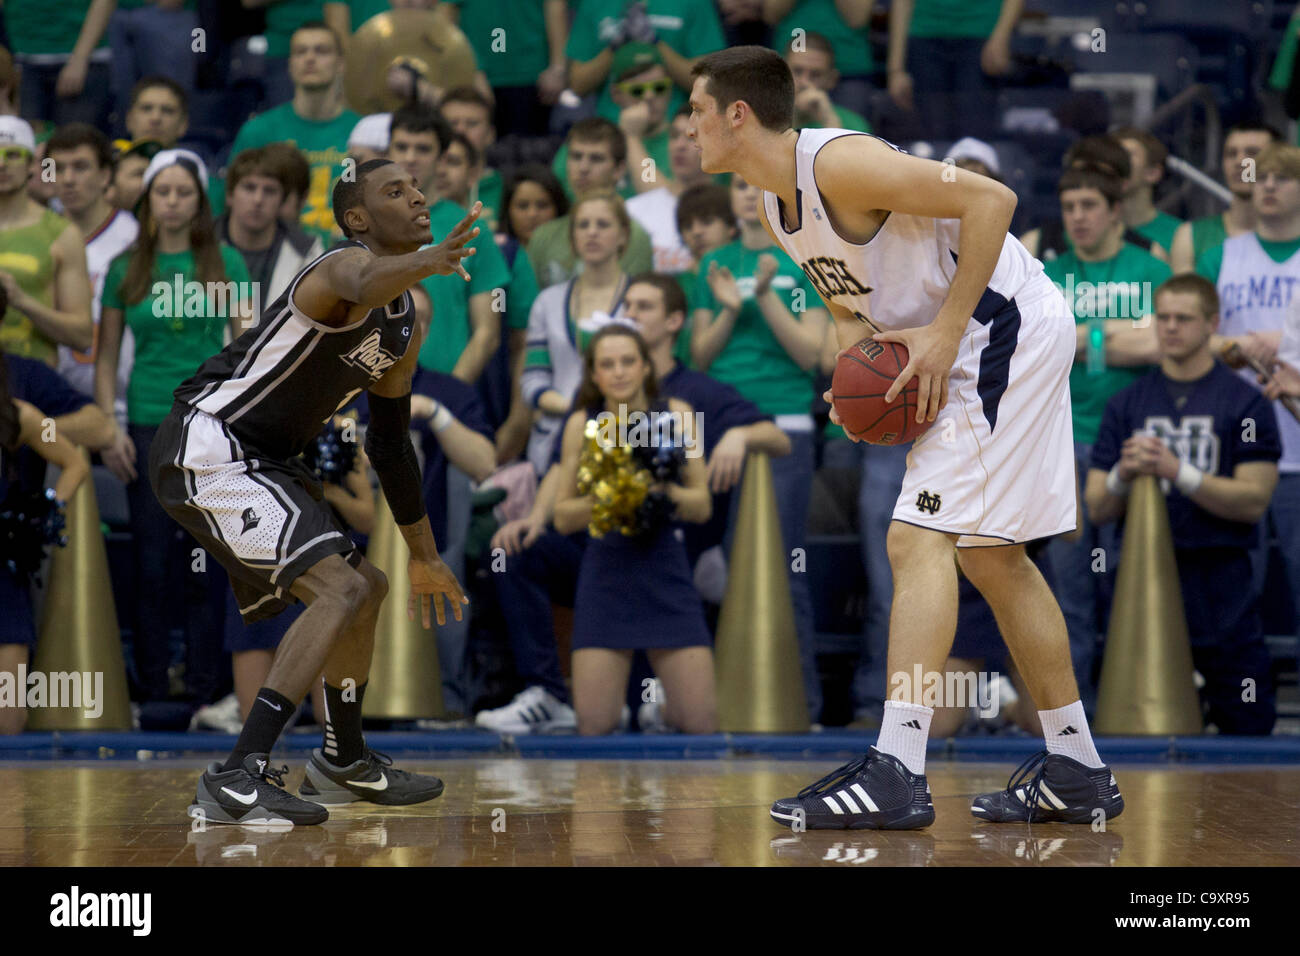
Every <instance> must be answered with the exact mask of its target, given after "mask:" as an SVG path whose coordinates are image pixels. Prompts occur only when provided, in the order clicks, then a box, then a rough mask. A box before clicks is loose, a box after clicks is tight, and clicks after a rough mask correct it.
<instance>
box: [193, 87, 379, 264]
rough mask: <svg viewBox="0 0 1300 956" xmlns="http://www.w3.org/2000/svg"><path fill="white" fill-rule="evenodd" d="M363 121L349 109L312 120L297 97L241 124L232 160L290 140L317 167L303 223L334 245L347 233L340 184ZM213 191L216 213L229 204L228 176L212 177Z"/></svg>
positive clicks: (211, 191) (303, 212) (312, 173)
mask: <svg viewBox="0 0 1300 956" xmlns="http://www.w3.org/2000/svg"><path fill="white" fill-rule="evenodd" d="M360 120H361V117H360V116H358V115H357V114H356V113H354V112H352V111H351V110H349V109H345V110H344V111H343V112H342V113H340V114H339V115H338V116H336V117H334V119H331V120H307V119H303V118H302V117H301V116H299V115H298V114H297V113H295V112H294V111H293V103H292V102H289V103H285V104H283V105H281V106H277V107H275V108H274V109H270V110H267V111H266V112H265V113H259V114H258V115H257V116H254V117H253V118H252V119H250V120H249V121H248V122H247V123H245V124H244V125H243V126H241V127H240V128H239V132H238V133H237V134H236V135H235V142H234V144H233V145H232V146H231V147H230V159H231V160H232V161H233V160H234V158H235V157H236V156H238V155H239V154H240V153H241V152H243V151H244V150H246V149H253V148H254V147H257V146H265V145H267V144H268V143H288V144H289V145H290V146H297V147H298V148H299V149H300V150H302V152H303V154H304V155H305V156H306V157H307V164H308V166H310V167H311V179H310V180H309V181H308V187H307V195H306V197H305V198H304V200H303V204H302V213H301V214H300V215H299V217H298V224H299V225H300V226H302V228H304V229H306V230H307V231H308V232H309V233H311V234H312V235H314V236H317V237H319V238H320V240H321V242H322V243H324V245H325V246H326V247H327V248H328V247H329V246H330V245H332V244H333V243H334V242H335V240H337V239H339V238H340V236H341V234H340V233H339V231H338V226H337V225H336V224H335V222H334V195H333V190H334V183H335V182H337V181H338V178H339V177H340V176H342V175H343V160H344V158H345V157H346V156H347V154H348V136H349V135H350V134H351V133H352V128H353V127H354V126H356V125H357V123H358V122H359V121H360ZM208 192H209V198H210V199H211V200H212V210H213V214H214V215H216V216H220V215H221V214H222V213H223V212H225V207H226V191H225V183H224V181H222V180H221V179H219V178H217V177H215V176H214V177H212V179H211V181H210V188H209V190H208Z"/></svg>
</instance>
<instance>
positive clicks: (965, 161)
mask: <svg viewBox="0 0 1300 956" xmlns="http://www.w3.org/2000/svg"><path fill="white" fill-rule="evenodd" d="M945 159H951V160H952V162H953V165H955V166H957V167H959V168H960V169H965V170H969V171H970V172H972V173H979V174H980V175H981V176H987V177H988V178H989V179H996V180H997V181H998V182H1002V164H1001V163H999V162H998V154H997V151H996V150H995V149H994V148H993V147H992V146H990V145H989V144H988V143H986V142H984V140H982V139H976V138H975V137H974V136H965V137H963V138H961V139H959V140H957V142H955V143H953V144H952V148H951V149H949V150H948V155H947V156H946V157H945Z"/></svg>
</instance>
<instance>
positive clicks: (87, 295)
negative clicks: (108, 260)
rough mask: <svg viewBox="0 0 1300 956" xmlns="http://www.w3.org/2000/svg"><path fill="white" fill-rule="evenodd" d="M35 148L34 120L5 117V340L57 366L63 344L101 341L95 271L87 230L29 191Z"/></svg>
mask: <svg viewBox="0 0 1300 956" xmlns="http://www.w3.org/2000/svg"><path fill="white" fill-rule="evenodd" d="M35 152H36V138H35V136H33V134H32V128H31V126H29V125H28V124H27V123H26V122H25V121H23V120H21V119H19V118H18V117H16V116H0V262H3V265H4V268H3V269H0V285H3V286H4V290H5V292H7V293H8V297H9V308H8V309H7V310H6V311H5V313H4V317H3V318H2V319H0V345H3V346H4V349H5V351H6V352H9V353H10V354H13V355H21V356H24V357H26V358H34V359H39V360H41V361H43V362H46V363H47V364H49V365H51V366H53V365H55V364H56V362H57V361H58V347H59V346H60V345H68V346H71V347H72V348H75V349H88V348H90V346H91V343H92V342H93V341H94V326H93V325H92V323H91V319H90V300H91V289H90V277H89V275H88V274H87V272H86V251H85V246H84V243H83V239H82V235H81V231H80V230H78V229H77V227H76V226H74V225H73V224H72V223H70V222H69V221H68V220H67V219H64V218H63V217H62V216H60V215H58V214H57V213H54V212H51V211H50V210H49V209H46V208H45V207H44V206H42V205H41V204H40V203H38V202H36V201H35V200H33V199H32V198H31V196H30V195H28V191H27V181H28V177H29V176H30V175H31V172H32V169H33V167H34V165H35V164H34V154H35ZM110 411H111V409H110Z"/></svg>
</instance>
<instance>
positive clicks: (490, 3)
mask: <svg viewBox="0 0 1300 956" xmlns="http://www.w3.org/2000/svg"><path fill="white" fill-rule="evenodd" d="M448 2H449V3H450V4H451V5H452V6H454V7H459V8H460V29H461V32H462V33H464V34H465V38H466V39H467V40H469V45H470V46H471V47H473V48H474V56H475V58H476V59H477V60H478V65H479V68H480V69H482V70H483V72H484V73H486V74H487V78H488V82H489V83H491V84H492V85H493V86H494V87H495V86H531V85H532V84H534V83H536V82H537V74H539V73H541V72H542V71H543V70H544V69H546V66H547V64H548V63H549V62H550V59H551V55H550V48H549V47H548V45H547V42H546V20H545V18H544V17H543V16H542V9H543V7H544V6H545V5H546V0H448ZM499 31H501V32H499Z"/></svg>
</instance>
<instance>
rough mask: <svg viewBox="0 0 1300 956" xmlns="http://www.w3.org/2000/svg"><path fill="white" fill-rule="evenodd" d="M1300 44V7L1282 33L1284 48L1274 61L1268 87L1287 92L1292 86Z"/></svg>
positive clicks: (1279, 50)
mask: <svg viewBox="0 0 1300 956" xmlns="http://www.w3.org/2000/svg"><path fill="white" fill-rule="evenodd" d="M1298 43H1300V7H1297V8H1296V11H1295V13H1293V14H1291V19H1290V20H1288V21H1287V25H1286V30H1285V31H1284V32H1283V33H1282V46H1281V47H1279V48H1278V51H1277V59H1276V60H1274V61H1273V72H1272V73H1270V74H1269V75H1268V85H1269V86H1271V87H1273V89H1275V90H1285V89H1286V88H1287V87H1288V86H1290V85H1291V72H1292V70H1294V69H1295V51H1296V46H1297V44H1298Z"/></svg>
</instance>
